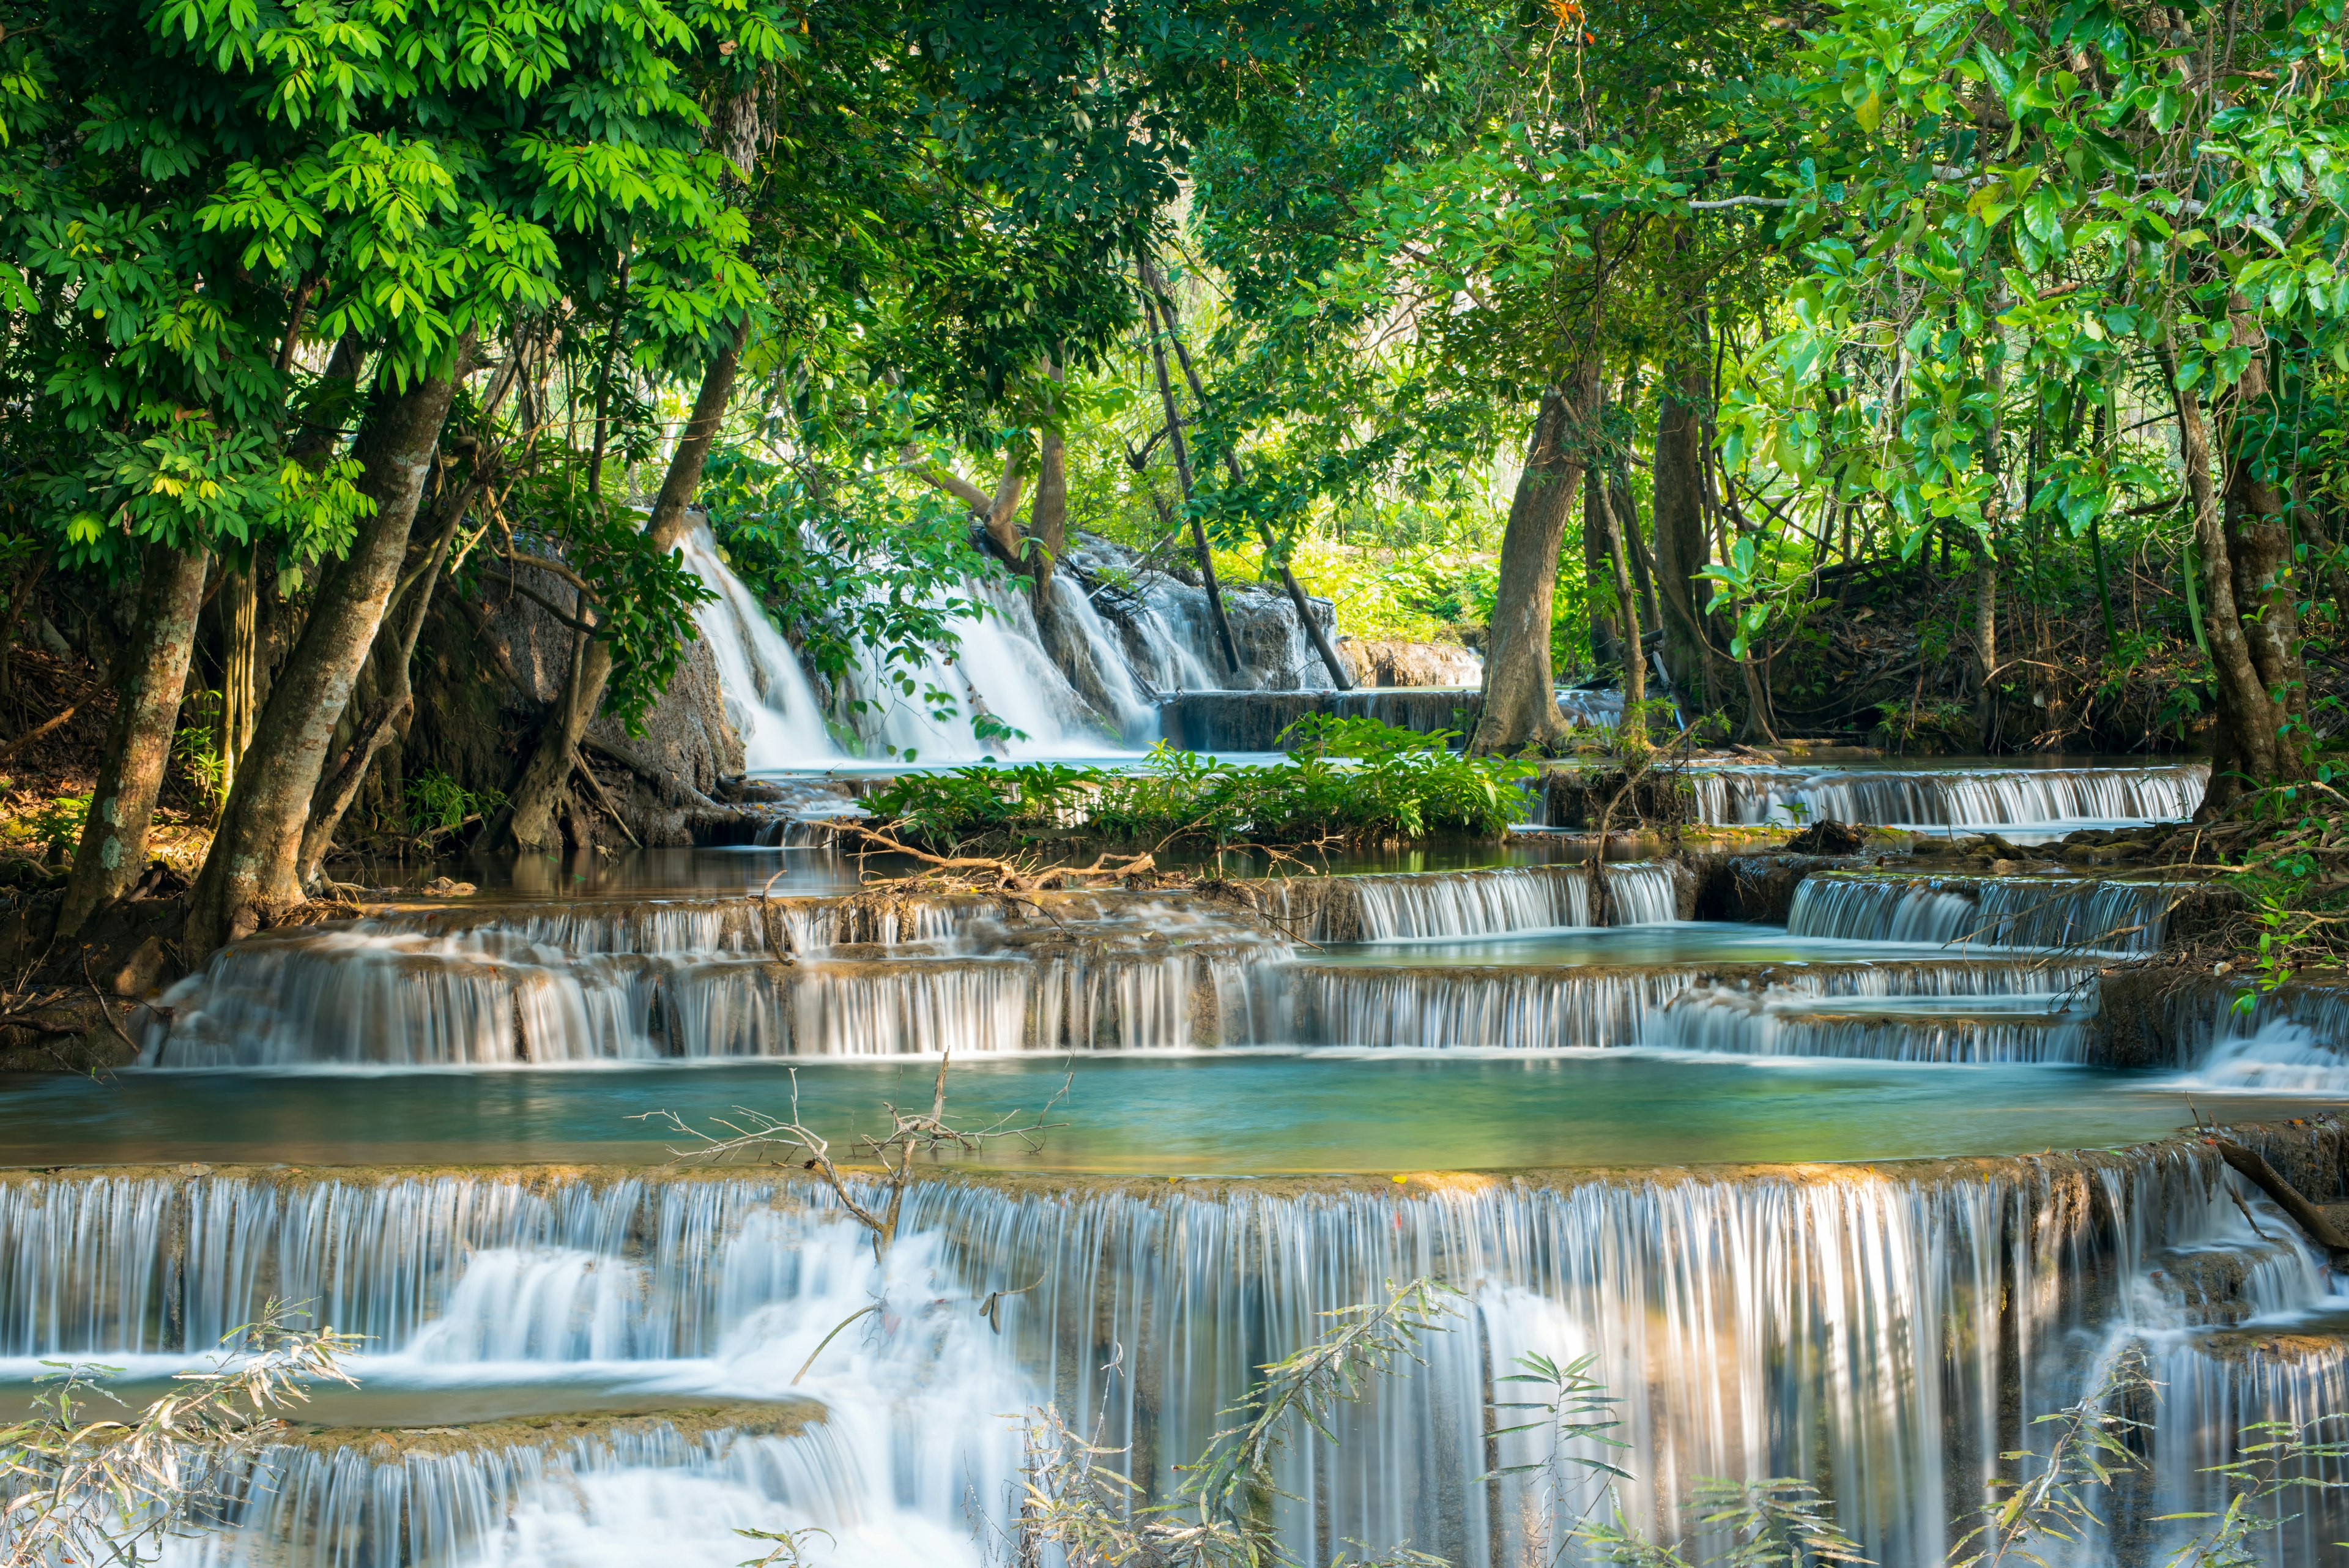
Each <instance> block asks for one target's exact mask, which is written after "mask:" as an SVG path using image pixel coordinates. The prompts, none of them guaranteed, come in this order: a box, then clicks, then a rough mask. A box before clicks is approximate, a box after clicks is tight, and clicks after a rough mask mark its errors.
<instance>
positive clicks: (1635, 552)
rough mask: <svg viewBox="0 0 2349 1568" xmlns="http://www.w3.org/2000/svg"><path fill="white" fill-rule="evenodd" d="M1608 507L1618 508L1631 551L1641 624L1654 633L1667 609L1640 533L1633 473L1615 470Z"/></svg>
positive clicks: (1632, 573) (1609, 485) (1610, 474)
mask: <svg viewBox="0 0 2349 1568" xmlns="http://www.w3.org/2000/svg"><path fill="white" fill-rule="evenodd" d="M1607 501H1608V504H1609V505H1610V506H1612V507H1614V508H1615V521H1616V522H1617V523H1619V524H1621V525H1622V528H1623V542H1624V544H1626V545H1629V546H1630V550H1631V581H1632V582H1633V584H1635V585H1636V586H1637V587H1638V588H1639V590H1640V625H1641V626H1643V627H1646V628H1648V629H1649V630H1651V631H1653V630H1654V629H1655V628H1658V627H1660V626H1661V625H1663V624H1664V620H1663V610H1662V609H1661V607H1659V606H1658V605H1657V603H1656V578H1655V574H1654V573H1653V572H1651V570H1650V569H1649V566H1650V563H1651V556H1650V555H1649V552H1648V541H1647V539H1646V537H1645V536H1644V535H1641V534H1640V498H1639V497H1638V496H1636V495H1634V494H1632V493H1631V478H1630V473H1629V472H1627V471H1625V470H1623V469H1615V470H1613V471H1611V472H1609V475H1608V481H1607Z"/></svg>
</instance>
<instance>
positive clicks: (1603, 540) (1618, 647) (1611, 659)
mask: <svg viewBox="0 0 2349 1568" xmlns="http://www.w3.org/2000/svg"><path fill="white" fill-rule="evenodd" d="M1606 483H1607V482H1606V480H1605V479H1604V478H1603V477H1602V476H1601V475H1600V473H1599V470H1597V469H1596V468H1593V469H1589V470H1588V471H1586V472H1584V474H1583V476H1582V602H1583V606H1584V608H1585V611H1586V613H1587V614H1588V616H1589V618H1590V662H1591V663H1592V664H1593V665H1594V666H1596V667H1597V668H1598V669H1600V670H1607V669H1609V668H1612V667H1615V666H1619V665H1620V664H1622V663H1623V661H1624V659H1623V607H1622V606H1621V604H1619V602H1618V601H1617V598H1616V593H1615V566H1614V563H1613V562H1612V561H1610V560H1609V558H1608V554H1607V519H1606V505H1607V504H1606V500H1605V495H1604V492H1605V489H1606Z"/></svg>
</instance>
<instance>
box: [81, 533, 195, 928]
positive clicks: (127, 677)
mask: <svg viewBox="0 0 2349 1568" xmlns="http://www.w3.org/2000/svg"><path fill="white" fill-rule="evenodd" d="M203 602H204V552H203V551H202V550H174V549H172V548H171V546H170V545H164V544H160V543H157V544H151V545H148V546H147V549H146V552H145V559H144V560H143V561H142V563H141V565H140V584H139V609H138V616H139V620H138V625H137V626H136V628H133V630H132V632H131V634H130V640H129V643H128V644H127V645H126V646H125V647H124V648H123V650H122V662H121V665H120V666H119V670H118V671H117V673H116V675H115V679H114V683H113V684H114V688H115V697H116V701H115V709H114V722H113V723H111V724H110V725H109V726H108V727H107V732H106V752H105V754H104V756H103V757H102V758H100V760H99V762H98V783H97V784H96V786H95V787H94V788H93V789H92V790H91V791H90V797H89V799H90V806H89V816H88V820H87V821H85V822H84V823H83V824H82V830H81V843H80V844H79V846H77V847H76V849H75V851H74V863H73V871H72V873H71V875H70V876H69V877H67V881H66V897H65V903H64V904H63V905H62V906H61V907H60V908H59V909H58V910H57V935H58V936H59V937H61V938H63V937H70V936H72V935H74V933H76V932H77V931H78V930H80V929H81V928H82V922H84V921H85V920H87V919H89V916H90V913H91V911H93V910H95V909H97V908H98V906H99V905H101V904H104V903H107V902H109V901H110V900H112V899H114V898H119V897H121V895H122V890H123V889H124V888H128V887H129V886H130V884H131V882H132V881H133V880H135V879H136V878H137V877H138V876H139V874H140V871H142V870H144V869H145V868H146V863H147V828H148V826H149V824H150V823H151V822H152V821H153V820H154V815H155V796H156V794H157V793H158V792H159V791H160V790H161V788H162V787H163V770H164V769H165V767H166V766H168V765H169V764H170V763H171V733H172V729H173V726H174V725H175V724H176V723H177V722H178V720H179V716H180V700H181V697H182V696H183V695H184V694H185V693H186V691H187V685H188V658H189V655H190V653H191V650H192V649H194V647H195V643H196V616H197V612H198V611H199V610H201V609H202V607H203Z"/></svg>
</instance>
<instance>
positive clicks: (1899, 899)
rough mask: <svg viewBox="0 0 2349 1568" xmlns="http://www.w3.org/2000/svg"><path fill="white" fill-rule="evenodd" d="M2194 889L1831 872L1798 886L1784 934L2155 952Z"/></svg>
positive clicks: (2042, 879) (2174, 884) (2063, 879)
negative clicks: (2170, 918) (2174, 914)
mask: <svg viewBox="0 0 2349 1568" xmlns="http://www.w3.org/2000/svg"><path fill="white" fill-rule="evenodd" d="M2196 886H2198V885H2197V884H2195V883H2190V882H2114V881H2104V880H2093V879H2088V878H2070V877H1913V876H1881V875H1878V876H1864V875H1851V874H1847V873H1841V872H1826V873H1822V874H1819V875H1816V876H1811V877H1805V878H1804V879H1803V880H1802V882H1801V883H1800V884H1798V885H1797V886H1796V887H1795V899H1794V907H1793V909H1792V910H1791V911H1790V912H1789V914H1788V917H1787V928H1786V929H1787V930H1788V931H1789V933H1790V934H1792V935H1795V936H1798V937H1826V938H1832V939H1837V940H1850V941H1885V942H1928V943H1931V944H1934V945H1936V946H1946V945H1949V944H1951V943H1965V944H1967V945H1970V946H1975V947H1988V948H2041V949H2046V948H2076V949H2080V950H2088V951H2104V952H2122V953H2150V952H2158V951H2159V950H2160V949H2161V941H2162V935H2163V929H2164V926H2165V925H2166V923H2167V921H2168V915H2169V911H2170V909H2171V907H2172V906H2173V905H2174V904H2176V903H2177V902H2178V899H2179V898H2182V897H2184V896H2185V895H2186V894H2188V893H2189V892H2191V891H2192V890H2193V889H2194V888H2195V887H2196Z"/></svg>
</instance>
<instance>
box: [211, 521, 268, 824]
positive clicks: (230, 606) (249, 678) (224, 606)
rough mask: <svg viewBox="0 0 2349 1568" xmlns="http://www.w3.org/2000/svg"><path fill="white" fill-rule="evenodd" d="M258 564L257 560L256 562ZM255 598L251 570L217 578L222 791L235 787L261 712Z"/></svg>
mask: <svg viewBox="0 0 2349 1568" xmlns="http://www.w3.org/2000/svg"><path fill="white" fill-rule="evenodd" d="M256 565H257V563H256ZM260 608H261V607H260V596H259V595H258V594H257V593H255V592H254V582H253V577H252V576H251V574H249V573H245V572H231V573H229V574H227V575H226V576H223V577H222V579H221V591H220V621H221V642H222V659H221V718H220V754H221V794H222V799H223V800H225V799H226V797H227V794H228V792H229V791H231V790H233V789H234V788H235V787H236V774H237V769H238V768H239V767H240V766H241V765H242V764H243V757H244V749H245V747H247V746H248V745H250V744H252V743H253V725H254V720H255V719H257V718H258V717H259V716H260V701H259V694H260V690H261V682H260V673H259V668H258V665H259V659H260V635H261V617H260Z"/></svg>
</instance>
